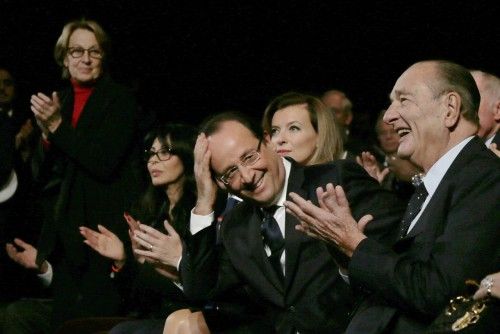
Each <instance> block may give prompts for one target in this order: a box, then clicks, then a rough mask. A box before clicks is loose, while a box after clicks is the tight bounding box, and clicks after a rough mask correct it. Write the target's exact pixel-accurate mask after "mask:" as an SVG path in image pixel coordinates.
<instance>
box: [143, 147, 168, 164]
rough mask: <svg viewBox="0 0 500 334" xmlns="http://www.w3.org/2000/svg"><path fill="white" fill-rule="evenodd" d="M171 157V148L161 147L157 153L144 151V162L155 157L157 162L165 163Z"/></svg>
mask: <svg viewBox="0 0 500 334" xmlns="http://www.w3.org/2000/svg"><path fill="white" fill-rule="evenodd" d="M172 155H173V152H172V148H170V147H168V146H162V147H161V148H160V149H159V150H158V151H153V150H146V151H144V161H145V162H149V160H150V159H151V157H153V156H156V157H157V158H158V160H159V161H167V160H169V159H170V158H171V157H172Z"/></svg>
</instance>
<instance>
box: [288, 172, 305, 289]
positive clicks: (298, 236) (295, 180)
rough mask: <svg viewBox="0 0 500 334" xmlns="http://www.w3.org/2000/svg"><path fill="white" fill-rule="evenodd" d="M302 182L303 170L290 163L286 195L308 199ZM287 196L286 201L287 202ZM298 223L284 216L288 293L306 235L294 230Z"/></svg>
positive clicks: (289, 216) (292, 217)
mask: <svg viewBox="0 0 500 334" xmlns="http://www.w3.org/2000/svg"><path fill="white" fill-rule="evenodd" d="M303 182H304V170H303V169H302V168H300V167H298V166H297V165H295V164H294V163H293V162H292V166H291V169H290V176H289V178H288V188H287V192H288V194H289V193H290V192H294V193H296V194H298V195H299V196H301V197H303V198H308V194H307V192H306V191H305V190H304V189H303V188H302V185H303ZM288 194H287V200H289V197H288ZM297 224H299V221H298V220H297V219H296V218H295V217H294V216H292V215H291V214H288V213H287V214H286V218H285V250H286V261H285V291H289V290H290V287H291V284H292V281H293V278H294V277H295V275H296V270H297V261H298V257H299V251H300V248H301V243H302V242H304V241H305V240H306V238H307V237H306V235H305V234H304V233H302V232H299V231H297V230H296V229H295V225H297Z"/></svg>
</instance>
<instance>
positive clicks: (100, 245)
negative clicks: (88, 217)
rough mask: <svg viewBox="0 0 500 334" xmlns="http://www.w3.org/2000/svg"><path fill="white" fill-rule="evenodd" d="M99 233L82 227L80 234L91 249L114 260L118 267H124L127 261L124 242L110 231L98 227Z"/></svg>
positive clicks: (100, 226)
mask: <svg viewBox="0 0 500 334" xmlns="http://www.w3.org/2000/svg"><path fill="white" fill-rule="evenodd" d="M97 229H98V231H94V230H92V229H90V228H88V227H85V226H81V227H80V234H81V235H82V236H83V237H84V238H85V240H83V242H84V243H85V244H87V245H88V246H89V247H90V248H92V249H93V250H95V251H96V252H98V253H99V254H101V255H102V256H104V257H107V258H108V259H111V260H114V261H115V264H116V265H117V266H118V267H121V266H123V264H124V263H125V260H126V257H127V256H126V254H125V247H124V246H123V242H122V241H121V240H120V238H118V237H117V236H116V234H114V233H113V232H111V231H110V230H108V229H107V228H105V227H104V226H102V225H97Z"/></svg>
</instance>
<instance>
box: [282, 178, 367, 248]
mask: <svg viewBox="0 0 500 334" xmlns="http://www.w3.org/2000/svg"><path fill="white" fill-rule="evenodd" d="M316 193H317V196H318V202H319V205H320V206H319V207H318V206H316V205H314V204H313V203H312V202H311V201H306V200H305V199H303V198H302V197H300V196H299V195H297V194H295V193H290V194H289V196H290V198H291V201H286V202H285V207H286V210H287V212H289V213H291V214H293V215H294V216H295V217H297V219H298V220H299V221H300V224H299V225H296V227H295V228H296V229H297V230H299V231H302V232H304V233H306V234H307V235H309V236H311V237H313V238H316V239H320V240H323V241H326V242H329V243H333V244H335V245H337V247H339V248H340V250H341V251H342V252H343V253H344V254H346V255H347V256H349V257H351V256H352V253H353V252H354V250H355V249H356V247H357V246H358V244H359V243H360V242H361V241H362V240H363V239H365V238H366V236H365V235H364V234H363V231H364V228H365V227H366V224H368V222H370V221H371V220H372V219H373V217H372V216H371V215H366V216H364V217H362V218H361V219H360V220H359V222H356V221H355V220H354V218H353V217H352V215H351V210H350V208H349V202H348V201H347V198H346V196H345V193H344V190H343V189H342V187H340V186H337V187H334V186H333V185H332V184H331V183H329V184H327V186H326V191H325V190H323V188H321V187H319V188H318V189H317V190H316Z"/></svg>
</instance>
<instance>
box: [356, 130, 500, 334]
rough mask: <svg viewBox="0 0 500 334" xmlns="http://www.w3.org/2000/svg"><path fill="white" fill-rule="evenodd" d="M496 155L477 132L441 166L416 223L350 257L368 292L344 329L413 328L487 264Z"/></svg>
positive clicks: (493, 225)
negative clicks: (396, 238) (389, 242)
mask: <svg viewBox="0 0 500 334" xmlns="http://www.w3.org/2000/svg"><path fill="white" fill-rule="evenodd" d="M499 203H500V160H499V159H498V158H497V157H496V156H495V155H494V154H493V153H492V152H490V151H489V150H487V148H486V147H485V145H484V143H483V142H482V141H481V140H480V139H479V138H477V137H475V138H473V139H472V140H471V141H470V142H469V143H468V144H467V145H466V146H465V147H464V149H463V150H462V151H461V152H460V154H459V155H458V156H457V158H456V159H455V161H454V162H453V163H452V165H451V166H450V168H449V170H448V171H447V172H446V174H445V176H444V178H443V179H442V181H441V183H440V184H439V186H438V188H437V189H436V192H435V193H434V195H433V196H432V198H431V199H430V202H429V204H428V206H427V207H426V208H425V210H424V211H423V213H422V215H421V216H420V218H419V220H418V222H417V224H416V225H415V227H414V228H413V229H412V230H411V231H410V233H409V234H408V235H407V236H406V237H405V238H403V239H402V240H399V241H397V242H396V243H395V244H394V245H393V247H392V248H388V247H385V246H383V245H380V244H379V243H377V242H376V241H374V240H372V239H370V238H368V239H365V240H363V241H362V242H361V244H360V245H359V246H358V248H357V249H356V251H355V252H354V255H353V257H352V260H351V262H350V265H349V277H350V281H351V284H353V285H354V286H358V287H361V288H362V290H364V291H365V292H369V293H368V294H367V297H366V299H365V301H364V303H363V304H362V305H361V307H360V308H359V309H358V311H357V312H356V314H355V315H354V318H353V320H352V322H351V323H350V325H349V327H348V330H347V333H386V332H390V333H419V332H422V331H423V330H424V329H425V327H426V326H427V325H428V324H429V323H430V322H432V320H433V319H434V318H435V317H436V316H437V315H438V314H439V313H440V312H441V311H442V309H443V308H444V307H445V306H446V305H447V304H448V301H449V299H450V298H452V297H453V296H457V295H459V294H462V293H463V291H462V289H463V288H464V287H465V284H464V282H465V280H466V279H475V280H477V281H478V282H479V281H480V280H481V279H482V278H483V277H484V276H485V275H486V274H489V273H491V272H496V271H498V268H494V267H493V266H492V264H491V262H492V259H494V258H495V256H496V255H497V254H498V253H499V249H500V247H499V243H498V240H500V228H499V226H498V224H499V223H500V210H499V208H500V207H499V205H498V204H499Z"/></svg>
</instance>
